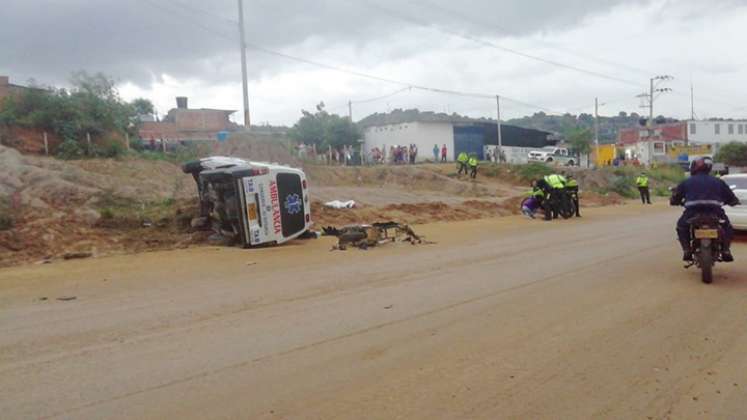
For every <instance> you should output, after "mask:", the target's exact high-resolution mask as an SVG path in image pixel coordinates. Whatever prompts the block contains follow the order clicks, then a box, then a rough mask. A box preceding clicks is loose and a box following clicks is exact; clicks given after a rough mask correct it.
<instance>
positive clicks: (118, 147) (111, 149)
mask: <svg viewBox="0 0 747 420" xmlns="http://www.w3.org/2000/svg"><path fill="white" fill-rule="evenodd" d="M126 152H127V149H126V148H125V146H124V145H123V144H122V142H120V141H118V140H117V139H111V138H109V139H106V140H104V141H103V142H102V143H101V144H99V145H96V146H94V149H93V155H94V156H99V157H105V158H117V157H120V156H122V155H124V154H125V153H126Z"/></svg>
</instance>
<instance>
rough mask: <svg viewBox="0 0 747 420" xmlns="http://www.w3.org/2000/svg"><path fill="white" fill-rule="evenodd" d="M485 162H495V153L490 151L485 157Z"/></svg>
mask: <svg viewBox="0 0 747 420" xmlns="http://www.w3.org/2000/svg"><path fill="white" fill-rule="evenodd" d="M485 160H487V161H488V162H492V161H493V152H492V151H491V150H490V149H488V152H487V154H486V155H485Z"/></svg>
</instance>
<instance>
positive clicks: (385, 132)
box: [360, 110, 553, 163]
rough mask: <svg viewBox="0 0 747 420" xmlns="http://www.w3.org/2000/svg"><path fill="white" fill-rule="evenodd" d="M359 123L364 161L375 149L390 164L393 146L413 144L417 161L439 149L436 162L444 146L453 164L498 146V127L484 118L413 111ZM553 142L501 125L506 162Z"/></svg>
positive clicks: (545, 134)
mask: <svg viewBox="0 0 747 420" xmlns="http://www.w3.org/2000/svg"><path fill="white" fill-rule="evenodd" d="M360 124H361V125H362V126H363V127H365V128H364V132H363V133H364V141H363V153H364V154H365V155H366V157H367V158H368V157H370V156H371V155H372V151H373V150H374V149H379V150H380V151H384V153H385V157H386V159H387V160H388V161H389V160H391V154H390V151H391V148H392V147H397V146H405V147H409V146H410V145H411V144H414V145H416V146H417V148H418V154H417V161H418V162H423V161H426V160H430V161H433V160H434V154H433V149H434V146H437V147H438V150H439V153H438V160H440V159H441V149H442V148H443V147H444V146H446V151H447V153H446V159H447V160H448V161H453V160H454V159H455V158H456V156H457V155H458V154H459V153H461V152H466V153H468V154H472V153H474V154H476V155H477V157H478V159H484V158H485V157H486V154H487V152H488V151H489V150H490V151H491V153H493V150H494V149H495V148H496V145H497V144H498V127H497V125H496V123H495V121H490V120H486V119H472V118H467V117H462V116H458V115H446V114H434V113H432V112H424V113H420V112H418V111H415V110H412V111H406V112H402V111H394V112H393V113H391V114H386V115H383V116H382V115H377V114H374V116H371V117H367V118H365V119H364V120H362V121H361V122H360ZM552 141H553V140H552V136H551V134H550V133H548V132H545V131H540V130H533V129H526V128H521V127H516V126H511V125H506V124H501V142H502V145H503V153H504V156H506V159H507V161H509V162H514V163H522V162H526V155H527V153H528V151H529V150H532V149H536V148H541V147H544V146H547V145H549V144H551V142H552Z"/></svg>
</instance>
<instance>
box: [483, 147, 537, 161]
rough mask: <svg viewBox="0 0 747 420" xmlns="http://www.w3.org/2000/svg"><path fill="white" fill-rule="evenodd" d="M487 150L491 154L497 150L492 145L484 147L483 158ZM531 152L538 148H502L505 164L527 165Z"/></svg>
mask: <svg viewBox="0 0 747 420" xmlns="http://www.w3.org/2000/svg"><path fill="white" fill-rule="evenodd" d="M488 150H490V151H492V152H493V153H497V152H496V151H497V150H498V146H496V145H492V144H491V145H486V146H485V152H484V153H485V156H487V153H488ZM532 150H538V148H536V147H513V146H503V154H504V155H505V156H506V162H508V163H515V164H522V163H528V162H529V152H531V151H532Z"/></svg>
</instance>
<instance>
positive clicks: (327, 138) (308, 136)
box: [288, 102, 362, 150]
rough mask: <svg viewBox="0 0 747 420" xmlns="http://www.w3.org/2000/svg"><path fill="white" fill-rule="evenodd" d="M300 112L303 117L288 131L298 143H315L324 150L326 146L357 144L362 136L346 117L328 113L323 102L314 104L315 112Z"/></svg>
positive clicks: (335, 146) (336, 146) (319, 148)
mask: <svg viewBox="0 0 747 420" xmlns="http://www.w3.org/2000/svg"><path fill="white" fill-rule="evenodd" d="M301 112H302V113H303V117H301V119H299V120H298V122H297V123H296V124H295V125H294V126H293V127H292V128H291V129H290V131H289V132H288V134H289V135H290V137H291V138H292V139H293V140H295V141H296V142H298V143H301V142H303V143H306V144H308V145H311V144H315V145H316V147H317V149H318V150H326V149H327V148H328V147H333V148H339V147H342V146H353V145H357V144H358V140H359V139H360V138H361V137H362V134H361V131H360V129H359V128H358V126H357V125H355V123H353V122H351V121H350V120H349V119H348V118H345V117H341V116H339V115H337V114H330V113H328V112H327V111H326V110H325V109H324V102H321V103H320V104H319V105H317V106H316V113H313V114H312V113H310V112H308V111H301Z"/></svg>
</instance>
